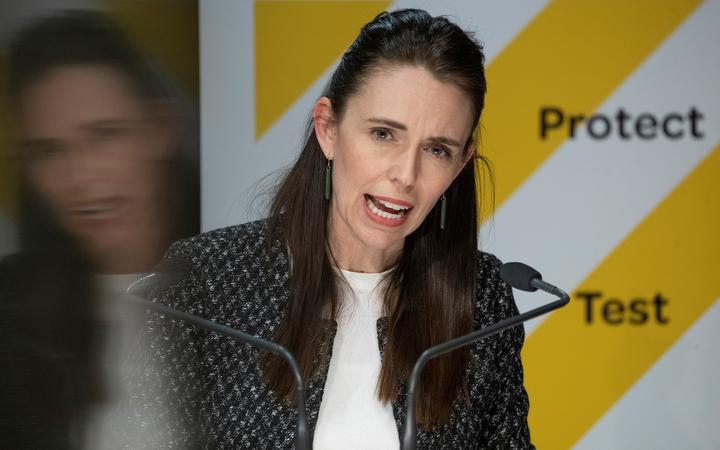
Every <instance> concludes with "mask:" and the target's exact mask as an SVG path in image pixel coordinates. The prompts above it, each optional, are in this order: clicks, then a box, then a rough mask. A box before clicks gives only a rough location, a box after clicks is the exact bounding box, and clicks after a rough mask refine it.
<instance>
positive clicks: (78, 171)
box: [66, 142, 99, 185]
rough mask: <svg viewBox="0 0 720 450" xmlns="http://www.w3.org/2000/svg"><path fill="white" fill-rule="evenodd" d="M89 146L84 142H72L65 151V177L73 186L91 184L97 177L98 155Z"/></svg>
mask: <svg viewBox="0 0 720 450" xmlns="http://www.w3.org/2000/svg"><path fill="white" fill-rule="evenodd" d="M96 153H97V152H96V151H95V149H93V148H92V146H91V145H87V144H86V143H84V142H74V143H72V144H71V145H68V149H67V151H66V155H67V156H66V164H67V166H66V170H67V176H68V178H69V179H71V180H72V181H73V182H74V183H75V184H79V185H82V184H84V183H88V182H92V181H94V180H95V179H96V178H98V176H99V173H98V172H99V170H98V164H97V161H96V159H97V158H98V155H97V154H96Z"/></svg>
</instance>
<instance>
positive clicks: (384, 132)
mask: <svg viewBox="0 0 720 450" xmlns="http://www.w3.org/2000/svg"><path fill="white" fill-rule="evenodd" d="M372 134H373V136H375V139H377V140H378V141H389V140H391V139H392V138H393V135H392V132H391V131H390V130H388V129H387V128H375V129H374V130H372Z"/></svg>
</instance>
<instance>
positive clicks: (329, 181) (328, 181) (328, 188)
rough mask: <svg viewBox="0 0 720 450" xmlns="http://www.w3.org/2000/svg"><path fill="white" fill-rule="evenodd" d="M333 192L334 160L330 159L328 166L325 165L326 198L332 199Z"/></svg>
mask: <svg viewBox="0 0 720 450" xmlns="http://www.w3.org/2000/svg"><path fill="white" fill-rule="evenodd" d="M331 193H332V161H331V160H329V159H328V163H327V167H325V200H330V194H331Z"/></svg>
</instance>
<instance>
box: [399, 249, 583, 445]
mask: <svg viewBox="0 0 720 450" xmlns="http://www.w3.org/2000/svg"><path fill="white" fill-rule="evenodd" d="M500 276H501V277H502V279H503V280H505V282H506V283H508V284H509V285H511V286H512V287H514V288H516V289H521V290H524V291H531V292H532V291H536V290H538V289H539V290H541V291H544V292H547V293H549V294H552V295H554V296H556V297H558V299H557V300H555V301H553V302H550V303H548V304H546V305H543V306H539V307H537V308H535V309H531V310H530V311H527V312H524V313H522V314H518V315H515V316H511V317H507V318H505V319H503V320H501V321H499V322H497V323H494V324H492V325H490V326H487V327H484V328H481V329H479V330H476V331H474V332H472V333H469V334H466V335H463V336H460V337H457V338H455V339H451V340H449V341H446V342H443V343H442V344H438V345H436V346H434V347H430V348H428V349H427V350H425V351H424V352H422V354H421V355H420V357H419V358H418V359H417V361H416V362H415V366H414V367H413V369H412V372H411V373H410V378H409V380H408V389H407V397H406V399H405V412H406V416H405V424H404V428H403V433H402V446H401V448H402V450H414V449H415V447H416V445H417V436H416V433H417V432H416V422H415V400H416V398H415V397H416V394H417V392H416V389H417V383H418V380H419V379H420V374H421V373H422V370H423V368H424V367H425V365H426V364H427V363H428V361H430V360H431V359H434V358H437V357H438V356H441V355H444V354H446V353H449V352H451V351H453V350H457V349H459V348H462V347H465V346H466V345H470V344H472V343H473V342H476V341H479V340H480V339H483V338H486V337H488V336H492V335H494V334H496V333H499V332H500V331H503V330H505V329H508V328H510V327H513V326H516V325H519V324H521V323H523V322H525V321H527V320H530V319H534V318H535V317H538V316H542V315H543V314H547V313H549V312H550V311H554V310H556V309H559V308H562V307H563V306H565V305H567V304H568V302H569V301H570V297H569V296H568V295H567V293H565V292H564V291H563V290H562V289H559V288H558V287H556V286H553V285H551V284H549V283H546V282H544V281H543V280H542V276H541V275H540V273H539V272H538V271H536V270H535V269H533V268H531V267H530V266H528V265H526V264H523V263H519V262H512V263H506V264H503V266H502V267H501V269H500Z"/></svg>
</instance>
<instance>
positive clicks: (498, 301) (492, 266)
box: [475, 250, 518, 326]
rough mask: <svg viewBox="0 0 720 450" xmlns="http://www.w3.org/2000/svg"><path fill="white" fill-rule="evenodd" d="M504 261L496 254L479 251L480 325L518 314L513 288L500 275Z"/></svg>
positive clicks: (477, 313) (476, 313)
mask: <svg viewBox="0 0 720 450" xmlns="http://www.w3.org/2000/svg"><path fill="white" fill-rule="evenodd" d="M501 267H502V262H501V261H500V259H498V258H497V257H496V256H495V255H493V254H491V253H486V252H483V251H479V250H478V252H477V272H476V273H477V277H476V280H475V286H476V293H477V295H476V303H475V315H476V322H477V324H478V325H479V326H487V325H490V324H492V323H494V322H497V321H498V320H501V319H504V318H505V317H508V316H511V315H514V314H517V312H518V309H517V306H516V304H515V299H514V298H513V294H512V288H511V287H510V285H509V284H507V283H506V282H505V280H503V279H502V277H501V276H500V268H501Z"/></svg>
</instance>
